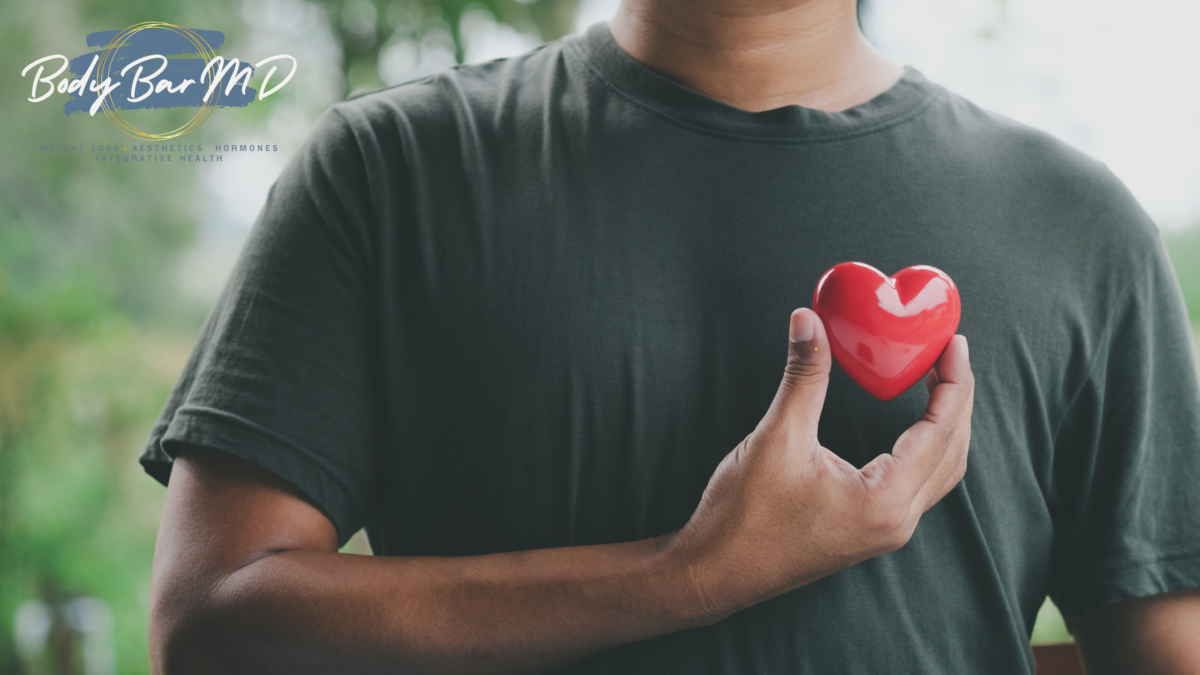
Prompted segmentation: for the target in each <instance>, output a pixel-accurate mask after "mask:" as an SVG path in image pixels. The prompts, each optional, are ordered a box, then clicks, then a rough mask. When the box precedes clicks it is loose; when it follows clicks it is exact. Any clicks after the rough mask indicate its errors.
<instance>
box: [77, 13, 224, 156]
mask: <svg viewBox="0 0 1200 675" xmlns="http://www.w3.org/2000/svg"><path fill="white" fill-rule="evenodd" d="M151 28H158V29H164V30H169V31H172V32H174V33H176V34H177V35H182V36H183V37H184V38H186V39H187V40H188V41H189V42H191V43H192V46H194V47H195V48H196V52H197V53H199V54H200V58H201V59H203V60H204V62H205V63H206V64H207V63H209V62H211V61H212V60H213V59H215V58H216V57H217V53H216V52H215V51H214V50H213V48H212V47H211V46H209V44H208V42H207V41H206V40H205V39H204V38H202V37H200V36H199V35H197V34H196V33H195V32H194V31H190V30H188V29H187V28H184V27H183V26H176V25H175V24H172V23H163V22H161V21H145V22H142V23H138V24H134V25H132V26H130V27H129V28H126V29H125V30H123V31H121V32H120V33H119V34H117V36H116V37H114V38H113V39H112V40H110V41H109V42H108V44H107V45H105V46H104V51H103V52H102V53H101V55H100V63H99V68H97V71H96V81H97V82H102V81H104V80H105V79H106V78H108V77H111V74H112V67H113V61H115V60H116V55H117V50H119V49H120V48H121V47H123V46H124V45H125V43H126V42H128V41H129V38H131V37H133V36H134V35H136V34H138V33H140V32H141V31H144V30H147V29H151ZM213 93H214V94H216V96H215V97H213V98H210V99H209V100H208V102H206V103H205V104H204V105H202V106H200V110H198V111H197V112H196V115H195V116H194V117H192V119H191V120H189V121H188V122H187V124H184V125H183V126H181V127H179V128H177V129H173V130H171V131H167V132H164V133H161V134H153V133H149V132H145V131H142V130H140V129H138V128H136V127H134V126H133V125H132V124H130V123H129V122H127V121H126V120H125V118H124V117H122V116H121V111H119V110H117V108H116V106H114V105H113V104H112V103H111V102H110V101H109V99H108V97H105V99H104V101H103V102H102V103H101V104H100V106H101V108H103V110H104V115H105V116H106V117H108V119H109V121H110V122H112V123H113V124H114V125H115V126H116V127H117V128H118V129H120V130H121V131H124V132H125V133H126V134H128V135H130V136H132V137H134V138H138V139H142V140H147V141H165V140H168V139H171V138H176V137H178V136H182V135H184V134H186V133H188V132H191V131H194V130H195V129H196V127H199V126H200V125H201V124H204V122H205V121H206V120H208V118H209V116H210V115H212V114H213V111H214V110H215V109H216V107H217V103H218V102H220V100H221V88H220V87H217V88H216V89H215V90H214V92H213Z"/></svg>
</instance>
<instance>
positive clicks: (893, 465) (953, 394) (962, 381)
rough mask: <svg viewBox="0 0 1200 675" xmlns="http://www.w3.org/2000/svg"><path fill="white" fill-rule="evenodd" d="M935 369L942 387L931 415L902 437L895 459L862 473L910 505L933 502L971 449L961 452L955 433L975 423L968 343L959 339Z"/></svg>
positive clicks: (933, 394)
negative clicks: (968, 424)
mask: <svg viewBox="0 0 1200 675" xmlns="http://www.w3.org/2000/svg"><path fill="white" fill-rule="evenodd" d="M934 369H935V370H936V373H935V377H936V379H937V384H935V385H934V386H933V387H932V388H931V390H930V392H929V402H928V403H927V404H926V406H925V415H924V416H923V417H922V418H921V420H920V421H918V422H917V423H916V424H914V425H913V426H911V427H909V429H908V430H907V431H905V432H904V433H903V434H902V435H901V436H900V438H899V440H897V441H896V445H895V446H894V447H893V448H892V453H891V454H890V455H880V456H879V457H876V458H875V459H874V460H873V461H871V462H870V463H869V464H867V465H866V466H864V467H863V468H862V473H863V474H864V476H865V477H866V478H867V479H868V480H869V481H871V482H874V483H876V484H877V485H878V486H879V487H880V488H882V489H884V490H886V491H894V492H895V493H896V496H897V497H898V498H902V499H904V500H906V502H907V503H912V502H919V503H920V504H922V505H925V504H929V503H931V501H932V500H933V497H934V495H933V494H932V493H933V492H937V491H939V490H941V488H942V486H943V485H944V484H945V483H946V481H947V479H948V478H949V476H950V475H951V474H952V473H953V472H954V471H955V469H956V468H957V467H958V465H959V463H960V460H961V457H960V456H959V455H961V454H962V453H963V452H965V451H966V447H965V444H962V445H964V447H963V448H961V449H960V448H957V447H955V445H958V444H954V443H952V441H953V440H954V438H955V431H956V430H957V429H958V428H959V427H960V426H961V425H963V424H964V423H969V421H970V410H971V399H972V393H973V392H974V390H975V376H974V375H973V374H972V373H971V362H970V357H969V354H968V351H967V339H966V338H965V337H963V336H962V335H956V336H954V337H953V338H952V339H951V340H950V343H949V344H947V345H946V349H945V350H944V351H943V352H942V356H941V358H940V359H938V362H937V364H936V365H935V366H934ZM938 496H939V497H940V496H941V495H938Z"/></svg>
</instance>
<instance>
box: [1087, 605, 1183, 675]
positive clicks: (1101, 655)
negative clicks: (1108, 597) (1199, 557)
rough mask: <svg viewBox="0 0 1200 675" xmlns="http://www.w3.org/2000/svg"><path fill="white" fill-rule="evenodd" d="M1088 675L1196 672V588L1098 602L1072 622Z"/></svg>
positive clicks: (1180, 673)
mask: <svg viewBox="0 0 1200 675" xmlns="http://www.w3.org/2000/svg"><path fill="white" fill-rule="evenodd" d="M1074 632H1075V641H1076V642H1077V643H1078V645H1079V651H1080V652H1081V653H1082V655H1083V662H1084V665H1085V666H1086V667H1087V672H1088V675H1110V674H1111V675H1123V674H1126V673H1138V674H1139V675H1196V673H1200V589H1192V590H1187V591H1177V592H1174V593H1163V594H1161V595H1151V596H1149V597H1145V598H1137V599H1135V600H1127V601H1125V602H1118V603H1116V604H1113V605H1108V606H1106V607H1101V608H1100V609H1097V610H1095V611H1094V612H1091V613H1089V614H1087V615H1086V616H1083V617H1081V618H1080V619H1078V620H1077V621H1076V622H1075V626H1074Z"/></svg>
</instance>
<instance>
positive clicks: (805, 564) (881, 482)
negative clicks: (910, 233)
mask: <svg viewBox="0 0 1200 675" xmlns="http://www.w3.org/2000/svg"><path fill="white" fill-rule="evenodd" d="M831 362H832V356H831V354H830V350H829V342H828V340H827V338H826V335H825V328H824V326H823V325H822V322H821V320H820V318H819V317H818V316H817V315H816V314H815V313H814V312H812V311H811V310H808V309H798V310H796V311H795V312H793V313H792V317H791V330H790V350H789V353H788V361H787V368H786V371H785V373H784V377H783V382H782V383H781V384H780V385H779V391H778V393H777V394H776V396H775V400H774V402H773V403H772V404H771V407H770V409H769V410H768V411H767V414H766V416H765V417H763V419H762V421H761V422H759V424H758V427H757V428H755V430H754V431H753V432H752V433H751V434H750V435H749V436H747V437H746V439H745V440H744V441H742V443H741V444H740V445H739V446H738V447H737V448H736V449H734V451H733V452H731V453H729V455H728V456H727V457H726V458H725V460H724V461H722V462H721V464H720V466H718V467H717V471H716V473H715V474H714V475H713V477H712V480H711V481H710V483H709V485H708V488H707V490H706V491H705V493H704V497H703V499H702V500H701V503H700V507H699V508H698V509H697V510H696V513H695V515H693V516H692V518H691V520H690V521H689V522H688V524H687V525H686V526H685V527H684V528H683V529H682V530H681V531H680V532H679V533H678V535H677V536H676V537H675V538H674V540H673V541H672V546H673V547H674V548H675V549H676V550H677V551H679V552H680V554H681V555H682V557H683V558H684V559H685V560H686V561H687V565H688V568H689V569H690V573H691V576H692V578H693V579H694V580H695V583H696V586H697V595H698V597H699V599H700V602H701V604H702V607H703V608H704V609H705V611H706V612H708V613H710V614H713V615H717V616H724V615H726V614H728V613H731V612H734V611H737V610H739V609H742V608H744V607H747V606H749V605H752V604H754V603H757V602H761V601H762V600H765V599H767V598H771V597H774V596H776V595H778V594H780V593H783V592H785V591H789V590H791V589H793V588H797V587H799V586H802V585H804V584H807V583H811V582H813V581H815V580H817V579H819V578H821V577H823V576H826V575H828V574H831V573H833V572H836V571H838V570H841V569H844V568H846V567H849V566H851V565H854V564H855V563H858V562H860V561H862V560H865V559H867V558H871V557H874V556H877V555H880V554H882V553H887V552H889V551H893V550H895V549H897V548H900V547H901V546H903V545H904V544H905V543H906V542H907V541H908V539H909V537H910V536H911V535H912V532H913V530H914V529H915V528H916V526H917V520H918V519H919V518H920V517H921V514H923V513H924V512H925V511H926V510H928V509H929V507H931V506H933V505H934V504H935V503H937V501H938V500H940V499H941V498H942V497H943V496H945V495H946V493H947V492H949V491H950V489H951V488H953V487H954V486H955V485H957V484H958V482H959V481H960V480H961V479H962V477H963V474H964V473H965V472H966V468H967V448H968V445H969V444H970V439H971V408H972V405H973V402H974V391H975V384H974V383H975V380H974V376H973V375H972V374H971V366H970V363H969V362H968V359H967V341H966V338H964V337H963V336H961V335H958V336H955V337H954V338H953V339H952V340H951V341H950V344H949V345H948V346H947V347H946V350H945V352H943V354H942V357H941V359H940V360H939V361H938V363H937V365H936V366H935V368H934V369H933V370H932V371H931V372H930V374H929V377H928V379H927V380H926V385H927V387H928V388H929V393H930V396H929V403H928V406H927V408H926V412H925V416H924V418H922V419H921V420H920V421H918V422H917V423H916V424H915V425H914V426H913V427H911V428H910V429H908V430H907V431H906V432H905V433H904V434H903V435H902V436H901V437H900V439H899V440H897V441H896V444H895V447H894V448H893V449H892V453H891V454H881V455H879V456H878V457H877V458H876V459H875V460H873V461H872V462H871V463H869V464H867V465H866V466H864V467H863V468H862V469H861V470H859V469H855V468H854V467H853V466H852V465H851V464H849V463H848V462H846V461H845V460H843V459H841V458H840V457H838V456H837V455H835V454H834V453H832V452H830V451H829V450H828V449H826V448H824V447H822V446H821V444H820V443H818V442H817V422H818V420H819V419H820V417H821V408H822V406H823V405H824V402H825V390H826V387H827V386H828V383H829V370H830V366H831Z"/></svg>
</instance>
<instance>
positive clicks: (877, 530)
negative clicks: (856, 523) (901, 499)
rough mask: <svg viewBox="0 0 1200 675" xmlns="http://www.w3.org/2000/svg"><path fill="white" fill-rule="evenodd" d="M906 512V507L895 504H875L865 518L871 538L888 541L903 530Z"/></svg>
mask: <svg viewBox="0 0 1200 675" xmlns="http://www.w3.org/2000/svg"><path fill="white" fill-rule="evenodd" d="M907 512H908V510H907V509H904V508H901V507H900V506H899V505H896V504H878V503H877V504H875V505H874V507H873V508H871V509H870V511H869V513H870V515H869V516H868V519H867V529H868V530H869V531H870V532H871V534H872V538H874V539H877V540H880V541H884V542H890V541H891V540H892V539H894V538H895V537H896V536H897V533H899V532H902V531H903V530H904V528H905V520H906V518H907V515H908V513H907Z"/></svg>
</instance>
